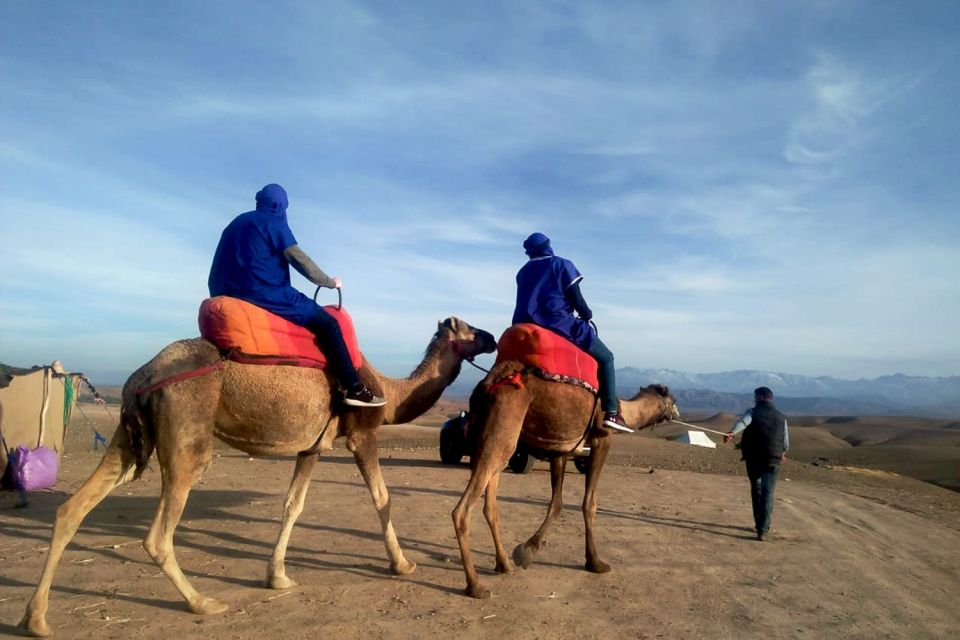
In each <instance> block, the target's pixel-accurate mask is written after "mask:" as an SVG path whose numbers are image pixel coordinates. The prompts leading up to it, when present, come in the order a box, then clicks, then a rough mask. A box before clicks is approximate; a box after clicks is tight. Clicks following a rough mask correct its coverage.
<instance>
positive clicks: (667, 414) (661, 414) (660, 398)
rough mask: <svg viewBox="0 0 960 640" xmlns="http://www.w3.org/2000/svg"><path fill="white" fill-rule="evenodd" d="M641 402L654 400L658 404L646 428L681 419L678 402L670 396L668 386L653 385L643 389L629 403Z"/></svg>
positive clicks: (647, 421) (648, 419)
mask: <svg viewBox="0 0 960 640" xmlns="http://www.w3.org/2000/svg"><path fill="white" fill-rule="evenodd" d="M641 400H647V401H649V400H654V401H656V402H657V405H655V406H656V408H655V409H654V413H653V415H649V417H647V419H646V420H645V422H646V424H645V425H644V426H652V425H655V424H660V423H661V422H667V421H669V420H676V419H677V418H679V417H680V409H679V408H677V401H676V400H675V399H674V398H673V396H671V395H670V389H668V388H667V386H666V385H662V384H651V385H648V386H646V387H643V388H642V389H640V391H638V392H637V395H635V396H634V397H633V398H631V399H630V400H629V401H628V402H630V403H635V402H637V401H641ZM628 422H629V420H628ZM631 424H632V423H631Z"/></svg>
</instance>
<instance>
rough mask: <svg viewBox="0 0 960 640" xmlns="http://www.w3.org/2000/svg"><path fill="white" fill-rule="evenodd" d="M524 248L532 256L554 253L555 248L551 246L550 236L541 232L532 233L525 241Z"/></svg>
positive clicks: (539, 256) (538, 256) (537, 256)
mask: <svg viewBox="0 0 960 640" xmlns="http://www.w3.org/2000/svg"><path fill="white" fill-rule="evenodd" d="M523 249H524V251H526V253H527V255H528V256H530V257H531V258H541V257H543V256H552V255H553V249H552V248H551V247H550V238H548V237H547V236H546V235H544V234H542V233H540V232H537V233H531V234H530V236H529V237H528V238H527V239H526V240H524V241H523Z"/></svg>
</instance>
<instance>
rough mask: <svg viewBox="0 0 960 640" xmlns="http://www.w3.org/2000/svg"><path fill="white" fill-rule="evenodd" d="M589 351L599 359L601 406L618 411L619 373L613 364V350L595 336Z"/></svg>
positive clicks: (598, 373) (604, 408)
mask: <svg viewBox="0 0 960 640" xmlns="http://www.w3.org/2000/svg"><path fill="white" fill-rule="evenodd" d="M587 353H589V354H590V355H591V356H593V358H594V360H596V361H597V378H599V381H600V408H601V409H603V410H604V411H616V410H617V409H618V408H619V405H618V404H617V379H616V376H617V374H616V370H615V369H614V366H613V352H611V351H610V349H608V348H607V345H605V344H603V342H601V341H600V338H596V337H595V338H594V339H593V344H592V345H590V350H589V351H587Z"/></svg>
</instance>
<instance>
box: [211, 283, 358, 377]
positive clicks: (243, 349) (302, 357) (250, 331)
mask: <svg viewBox="0 0 960 640" xmlns="http://www.w3.org/2000/svg"><path fill="white" fill-rule="evenodd" d="M324 310H325V311H326V312H327V313H329V314H330V315H332V316H333V317H334V318H336V319H337V322H339V323H340V331H341V333H343V340H344V342H346V343H347V351H349V352H350V360H351V361H352V362H353V366H354V367H356V368H358V369H359V368H360V365H361V364H363V356H362V355H361V353H360V346H359V345H358V344H357V334H356V331H354V328H353V320H352V319H351V318H350V314H348V313H347V312H346V311H345V310H343V309H339V310H338V309H337V308H336V307H334V306H328V307H324ZM199 322H200V335H201V336H203V337H204V338H206V339H207V340H209V341H210V342H212V343H213V344H215V345H216V346H217V348H219V349H220V350H221V351H231V350H236V351H239V352H240V354H241V356H240V357H234V358H232V359H234V360H237V361H238V362H245V363H254V362H258V363H261V364H295V365H299V366H308V367H318V368H323V367H324V366H325V365H326V362H327V357H326V356H325V355H324V354H323V352H322V351H320V348H319V347H318V346H317V344H316V342H314V337H313V333H312V332H311V331H310V330H309V329H306V328H304V327H301V326H300V325H297V324H294V323H292V322H290V321H288V320H284V319H283V318H281V317H280V316H278V315H276V314H273V313H270V312H269V311H267V310H266V309H262V308H260V307H258V306H256V305H253V304H250V303H249V302H244V301H243V300H238V299H237V298H231V297H229V296H217V297H215V298H207V299H206V300H204V301H203V303H202V304H201V305H200V317H199ZM243 355H253V356H276V358H273V359H270V358H268V359H260V358H257V359H251V360H245V359H243V358H242V356H243ZM278 360H281V361H282V362H279V361H278Z"/></svg>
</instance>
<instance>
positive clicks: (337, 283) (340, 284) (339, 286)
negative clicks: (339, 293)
mask: <svg viewBox="0 0 960 640" xmlns="http://www.w3.org/2000/svg"><path fill="white" fill-rule="evenodd" d="M333 288H334V289H342V288H343V281H342V280H340V278H336V277H335V278H334V279H333Z"/></svg>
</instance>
